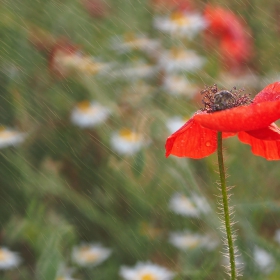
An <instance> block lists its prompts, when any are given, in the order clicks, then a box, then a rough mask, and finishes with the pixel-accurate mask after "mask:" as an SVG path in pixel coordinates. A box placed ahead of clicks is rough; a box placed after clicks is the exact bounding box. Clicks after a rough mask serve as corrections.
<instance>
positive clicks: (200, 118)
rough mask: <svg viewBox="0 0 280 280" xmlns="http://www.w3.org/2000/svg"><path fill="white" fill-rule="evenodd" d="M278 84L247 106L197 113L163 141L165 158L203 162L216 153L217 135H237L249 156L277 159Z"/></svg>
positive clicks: (279, 145) (279, 149)
mask: <svg viewBox="0 0 280 280" xmlns="http://www.w3.org/2000/svg"><path fill="white" fill-rule="evenodd" d="M279 118H280V82H275V83H273V84H270V85H268V86H267V87H265V88H264V89H263V90H262V91H261V92H260V93H258V94H257V95H256V97H255V98H254V99H253V102H252V103H251V104H250V105H246V106H238V107H234V108H230V109H225V110H221V111H216V112H212V113H207V112H205V111H198V112H196V113H195V114H194V116H193V117H192V118H191V119H190V120H189V121H187V122H186V123H185V124H184V125H183V126H182V127H181V128H180V129H179V130H178V131H176V132H175V133H173V134H172V135H171V136H169V137H168V139H167V141H166V145H165V148H166V156H169V155H170V154H172V155H175V156H178V157H190V158H195V159H198V158H203V157H206V156H208V155H210V154H212V153H214V152H215V151H216V149H217V131H221V132H222V135H223V138H227V137H230V136H233V135H235V134H237V136H238V138H239V140H240V141H241V142H243V143H245V144H249V145H250V146H251V148H252V153H253V154H255V155H258V156H262V157H264V158H266V159H267V160H279V159H280V129H279V128H278V127H277V126H276V124H274V123H273V122H274V121H276V120H278V119H279Z"/></svg>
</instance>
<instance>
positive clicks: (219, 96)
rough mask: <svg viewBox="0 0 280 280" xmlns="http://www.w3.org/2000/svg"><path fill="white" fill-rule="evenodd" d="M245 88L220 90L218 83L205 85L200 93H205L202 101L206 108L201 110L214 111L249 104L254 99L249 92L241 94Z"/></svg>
mask: <svg viewBox="0 0 280 280" xmlns="http://www.w3.org/2000/svg"><path fill="white" fill-rule="evenodd" d="M242 91H244V89H238V90H237V89H236V87H233V89H231V90H225V89H224V90H220V91H219V90H218V87H217V85H216V84H214V85H213V86H205V89H203V90H202V91H201V92H200V93H201V95H203V98H202V103H203V105H204V108H202V109H201V111H206V112H207V113H213V112H216V111H221V110H226V109H230V108H233V107H238V106H242V105H249V104H251V103H252V102H253V101H252V99H251V98H250V97H249V94H241V92H242Z"/></svg>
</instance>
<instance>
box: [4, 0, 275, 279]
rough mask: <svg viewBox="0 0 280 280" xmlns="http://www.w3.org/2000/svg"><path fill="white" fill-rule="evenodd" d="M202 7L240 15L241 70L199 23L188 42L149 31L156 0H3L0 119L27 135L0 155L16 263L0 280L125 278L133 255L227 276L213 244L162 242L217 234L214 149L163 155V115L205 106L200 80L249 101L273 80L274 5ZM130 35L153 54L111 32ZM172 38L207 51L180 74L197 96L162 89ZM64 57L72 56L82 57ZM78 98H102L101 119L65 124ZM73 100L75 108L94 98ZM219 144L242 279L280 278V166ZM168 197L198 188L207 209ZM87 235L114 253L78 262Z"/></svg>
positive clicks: (162, 12) (205, 275) (233, 143)
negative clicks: (173, 236) (245, 36)
mask: <svg viewBox="0 0 280 280" xmlns="http://www.w3.org/2000/svg"><path fill="white" fill-rule="evenodd" d="M163 2H164V1H163ZM165 2H168V1H165ZM170 2H172V1H170ZM173 2H174V1H173ZM175 2H176V1H175ZM196 2H197V3H196ZM96 3H97V4H96ZM209 3H210V4H213V5H219V6H221V7H224V8H225V9H227V10H232V11H234V13H235V14H236V15H237V17H238V18H240V19H241V20H242V21H243V22H244V23H246V25H247V28H248V30H250V37H251V39H252V48H253V51H252V56H251V57H250V58H249V59H248V60H247V61H246V63H243V64H242V67H240V69H238V71H236V69H235V70H234V71H232V69H230V67H227V66H228V65H226V64H225V63H223V57H222V55H221V52H220V50H219V45H218V43H217V42H218V40H219V38H215V40H214V41H215V42H216V43H215V44H216V45H214V47H212V48H210V47H208V45H207V43H206V42H205V38H204V31H203V30H201V31H200V32H197V34H196V35H195V36H194V37H193V38H188V37H187V36H176V34H169V33H168V32H161V31H159V30H157V29H156V28H155V27H154V24H153V22H154V19H155V17H157V16H170V12H171V11H173V6H172V7H170V6H168V5H166V4H163V6H161V4H160V1H157V3H156V1H152V0H150V1H148V0H106V2H101V0H100V1H82V0H81V1H80V0H13V1H8V0H6V1H5V0H2V1H0V40H1V47H0V123H1V124H2V125H3V126H5V127H12V128H14V129H17V130H18V131H21V132H24V133H26V135H25V139H24V141H23V142H22V143H21V144H20V145H15V147H13V146H9V147H3V148H2V149H1V150H0V163H1V168H0V173H1V174H0V185H1V188H0V201H1V202H0V211H1V212H0V213H1V215H0V223H1V231H0V238H1V245H2V246H4V247H7V248H9V249H10V250H12V251H13V252H17V253H18V254H19V256H20V258H21V263H20V264H19V266H18V267H16V268H14V269H7V270H1V271H0V279H1V280H2V279H3V280H8V279H13V280H22V279H43V280H54V279H72V278H70V277H73V278H75V279H95V280H102V279H103V280H105V279H106V280H111V279H122V278H121V276H120V275H119V271H120V267H121V266H123V265H126V266H134V265H135V264H136V263H137V262H138V261H143V262H146V261H151V262H153V263H155V264H157V265H160V266H163V267H166V268H168V269H169V270H171V271H173V272H175V273H176V276H175V277H174V279H186V280H187V279H191V280H195V279H197V280H198V279H215V280H218V279H225V278H226V274H225V269H224V267H223V266H222V265H223V257H222V254H221V251H223V248H222V247H223V246H222V242H221V241H220V242H218V245H217V246H215V248H214V249H212V250H207V249H206V248H205V247H203V246H201V245H200V244H199V242H198V243H197V244H196V243H195V244H193V245H192V246H190V247H189V248H187V249H184V250H180V249H178V248H176V247H175V246H174V245H172V244H171V243H170V233H172V232H178V231H184V230H188V231H190V232H192V233H193V234H201V235H207V234H210V235H211V236H213V242H215V240H221V238H222V233H221V231H220V226H221V222H220V220H219V215H218V214H217V212H218V211H219V210H218V208H217V201H218V198H217V195H219V190H218V186H217V183H216V181H217V180H218V174H217V169H218V167H217V160H216V155H215V154H213V155H211V156H209V157H207V158H204V159H201V160H194V159H187V158H175V157H169V158H168V159H166V158H165V150H164V144H165V140H166V138H167V137H168V136H169V135H170V134H171V131H170V130H169V129H168V127H167V124H168V121H169V120H170V118H172V117H174V116H177V117H178V118H179V117H181V118H187V117H189V116H190V115H191V114H193V113H194V112H195V111H196V110H198V109H199V108H200V106H201V105H200V104H199V91H200V90H201V89H203V88H204V85H212V84H214V83H217V84H218V86H219V87H221V88H223V87H229V89H231V88H232V86H234V85H236V86H237V87H238V86H239V87H240V86H241V87H243V86H244V87H245V89H246V92H250V93H251V94H252V96H254V95H255V94H256V93H257V92H259V91H260V90H261V89H262V88H263V87H264V86H265V85H267V84H268V83H270V82H273V81H277V79H278V80H279V78H280V74H279V71H280V66H279V49H280V48H279V47H280V33H279V32H280V29H279V18H280V5H279V3H278V2H277V1H263V0H253V1H237V0H236V1H235V0H234V1H228V0H223V1H194V2H193V3H191V6H192V8H191V12H192V11H195V12H197V13H199V14H201V15H202V14H203V10H204V8H205V5H206V4H209ZM155 4H156V5H155ZM133 34H134V35H133ZM135 34H136V35H135ZM137 34H138V35H139V34H140V35H141V36H144V37H145V38H146V37H147V38H153V39H155V40H157V42H158V44H159V45H157V47H156V55H154V54H153V53H152V54H151V53H149V52H148V54H147V53H146V52H143V50H142V49H141V48H138V49H136V50H128V51H120V50H119V49H118V44H117V43H116V40H119V39H120V38H121V39H120V40H121V41H122V40H123V38H124V39H125V38H130V39H131V40H132V39H133V38H134V37H133V36H137ZM116 36H119V37H117V39H116ZM216 39H217V40H216ZM128 41H129V39H128ZM114 44H115V45H114ZM144 45H146V43H145V44H144ZM61 46H62V47H61ZM178 47H180V48H181V49H192V50H194V51H196V53H197V54H199V55H200V56H201V57H203V58H204V59H205V63H204V65H203V66H202V67H201V68H199V69H197V70H195V71H181V72H182V73H180V75H181V77H185V78H186V79H188V80H189V81H191V83H192V87H194V86H195V88H197V90H195V92H196V93H198V94H191V95H189V94H187V93H188V91H190V89H187V88H186V89H184V92H186V93H184V94H170V92H169V90H168V89H166V88H164V87H163V79H165V78H166V76H168V75H171V74H173V73H169V72H168V71H166V70H165V68H164V67H162V66H161V65H160V64H158V61H159V56H160V55H161V52H164V49H172V48H173V50H174V48H178ZM57 50H58V52H57ZM175 51H176V49H175ZM57 53H58V57H55V55H57ZM64 53H66V54H67V55H69V56H70V58H71V55H73V54H75V55H76V59H77V61H76V62H75V63H76V64H75V63H74V62H72V60H71V61H70V62H69V60H67V59H69V56H66V57H65V56H64ZM77 57H78V58H77ZM91 57H95V58H96V59H97V61H98V62H100V63H103V62H106V65H105V66H104V67H105V68H104V71H103V72H102V71H101V72H102V73H99V70H96V69H95V68H94V69H92V68H90V67H93V66H94V65H93V62H92V60H90V59H91ZM87 59H89V60H90V62H88V60H87ZM140 62H142V63H144V64H145V65H148V66H149V67H152V68H151V69H152V70H151V71H152V72H151V74H149V73H148V74H147V73H146V72H145V71H146V70H147V69H146V68H144V70H143V73H142V72H139V71H138V72H137V71H136V72H133V69H134V67H137V65H138V63H140ZM71 63H72V64H71ZM82 63H84V64H82ZM81 64H82V65H81ZM164 65H165V63H164ZM99 66H100V65H99ZM94 67H96V66H94ZM100 67H103V66H102V65H101V66H100ZM106 67H107V68H106ZM129 67H130V68H129ZM124 69H128V70H127V72H125V70H124ZM62 72H63V74H61V73H62ZM142 74H143V75H142ZM248 75H249V76H248ZM145 76H148V77H145ZM84 100H89V101H91V100H93V101H96V102H99V103H100V104H102V105H103V106H105V107H106V108H107V109H108V112H110V113H109V115H108V117H107V118H106V119H104V120H103V121H100V123H98V124H97V125H93V126H92V127H80V126H79V125H77V124H75V123H73V121H71V116H72V114H73V110H74V109H75V108H77V103H78V102H81V101H84ZM79 106H80V107H79ZM79 106H78V108H80V109H81V110H82V109H83V108H84V107H83V106H85V107H87V106H88V103H87V102H84V103H80V105H79ZM82 111H83V110H82ZM118 131H121V133H120V136H124V139H125V140H127V141H128V142H132V144H133V142H135V141H136V140H139V139H140V140H141V141H140V142H139V143H140V144H139V145H140V147H139V148H136V151H135V152H131V153H130V154H129V153H128V154H127V153H126V152H120V151H119V150H118V149H116V148H114V144H112V143H113V141H115V140H114V133H118ZM133 133H137V135H136V134H135V135H136V136H135V135H134V136H131V135H133ZM115 135H116V134H115ZM129 135H130V136H129ZM136 142H137V141H136ZM116 145H118V144H116ZM127 145H129V144H127ZM225 147H226V149H225V156H226V166H227V168H228V170H227V172H228V174H229V175H230V176H229V178H228V185H230V186H235V188H234V189H233V190H232V193H233V196H232V197H231V205H235V214H234V221H236V224H235V225H234V228H235V229H236V230H237V240H236V246H237V247H238V251H239V253H240V255H241V259H242V262H243V263H244V265H243V272H242V274H243V277H242V278H240V279H248V280H249V279H254V280H257V279H260V280H263V279H271V280H272V279H273V280H277V279H280V270H279V267H277V263H279V262H280V244H279V243H278V242H277V240H275V234H276V232H277V230H278V229H279V228H280V188H279V183H280V172H279V168H280V163H279V162H278V161H266V160H265V159H263V158H261V157H257V156H255V155H253V154H252V153H251V151H250V147H249V146H247V145H243V144H242V143H240V142H239V141H238V139H237V138H236V137H234V138H230V139H228V140H226V141H225ZM175 193H180V194H184V195H185V196H186V197H191V195H192V194H194V193H195V194H197V195H199V196H202V197H204V198H205V200H207V203H208V204H209V206H207V204H206V203H203V205H204V207H206V208H205V209H208V208H207V207H210V208H211V210H209V209H208V210H205V211H204V212H203V211H202V213H200V214H199V217H194V216H193V217H191V216H189V215H179V214H178V213H176V211H174V210H172V209H171V208H172V207H171V206H170V200H171V199H172V197H173V195H174V194H175ZM202 209H203V207H202ZM278 239H279V238H278ZM82 243H100V244H102V245H103V246H104V247H106V248H110V249H111V250H112V251H111V255H110V256H109V257H108V259H106V260H104V262H102V263H100V264H98V265H94V261H93V264H90V262H89V265H88V266H87V265H85V266H81V265H80V266H79V265H77V263H75V261H74V260H73V258H72V250H73V248H74V247H75V246H79V245H80V244H82ZM210 243H211V242H210ZM255 248H262V250H265V251H266V252H267V253H268V254H269V255H270V259H269V264H268V266H269V267H270V268H266V266H265V265H264V266H262V265H260V264H259V263H258V262H257V261H256V259H255V257H254V256H255V255H254V250H255ZM273 260H274V261H273ZM0 262H1V258H0ZM261 262H263V263H265V262H266V260H263V259H261ZM272 263H274V265H273V264H272ZM63 266H66V267H71V268H74V270H73V272H72V271H71V273H69V275H68V276H69V277H68V278H66V276H65V275H64V273H62V274H61V275H60V274H59V273H61V272H60V270H61V267H63ZM66 274H67V273H66ZM70 274H71V275H72V276H70ZM59 277H61V278H59ZM63 277H64V278H63ZM138 279H142V280H149V279H150V280H151V279H152V280H154V279H157V278H145V279H144V278H135V280H138ZM163 280H164V279H163Z"/></svg>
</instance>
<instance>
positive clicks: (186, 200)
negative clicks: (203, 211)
mask: <svg viewBox="0 0 280 280" xmlns="http://www.w3.org/2000/svg"><path fill="white" fill-rule="evenodd" d="M181 200H182V202H183V204H184V206H186V207H187V208H188V209H195V206H194V204H193V203H192V202H191V201H190V200H189V199H188V198H187V197H186V196H183V195H182V196H181Z"/></svg>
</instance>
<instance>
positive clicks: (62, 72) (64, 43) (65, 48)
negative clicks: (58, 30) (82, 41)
mask: <svg viewBox="0 0 280 280" xmlns="http://www.w3.org/2000/svg"><path fill="white" fill-rule="evenodd" d="M78 51H79V48H78V46H76V45H74V44H72V43H70V42H69V41H68V40H67V39H61V40H58V41H57V43H56V44H54V46H53V47H52V49H51V51H50V54H49V70H50V72H51V73H52V74H54V75H55V76H56V77H57V78H65V77H67V76H68V74H69V67H67V66H66V65H65V63H64V61H65V58H67V57H70V56H71V55H73V56H74V55H75V54H77V52H78Z"/></svg>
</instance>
